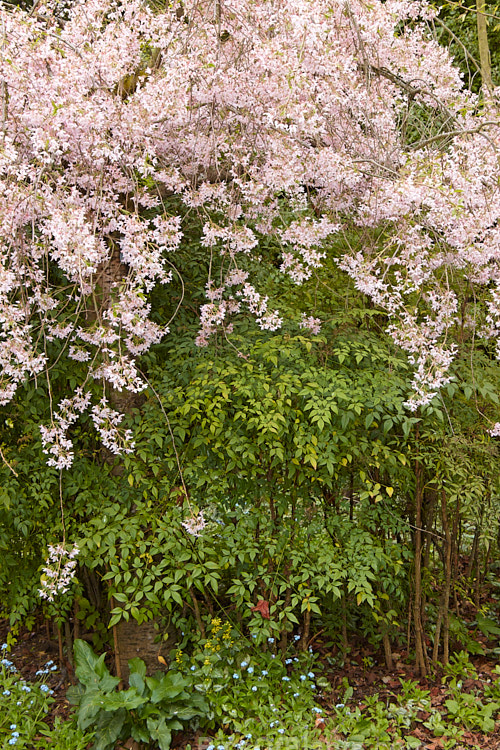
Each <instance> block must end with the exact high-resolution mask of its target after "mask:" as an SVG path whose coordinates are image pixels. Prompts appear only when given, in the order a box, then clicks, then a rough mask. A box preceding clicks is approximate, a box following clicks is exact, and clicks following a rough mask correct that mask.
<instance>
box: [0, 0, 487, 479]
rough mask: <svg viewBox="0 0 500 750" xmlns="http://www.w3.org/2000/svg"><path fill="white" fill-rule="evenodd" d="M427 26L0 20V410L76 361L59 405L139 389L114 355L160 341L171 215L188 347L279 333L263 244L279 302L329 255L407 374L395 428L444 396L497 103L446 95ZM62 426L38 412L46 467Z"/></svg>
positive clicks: (475, 279)
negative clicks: (376, 319)
mask: <svg viewBox="0 0 500 750" xmlns="http://www.w3.org/2000/svg"><path fill="white" fill-rule="evenodd" d="M435 13H436V11H435V10H433V9H432V8H431V6H430V5H429V4H428V3H427V2H425V1H424V0H422V1H420V0H418V2H417V1H416V0H412V1H411V2H410V1H409V0H386V1H385V2H382V1H381V0H374V2H371V3H366V2H364V1H363V0H328V2H327V0H276V2H268V1H267V0H265V1H264V2H259V3H253V2H250V0H225V2H223V3H220V7H219V12H218V13H216V12H214V4H213V1H212V0H210V1H209V0H201V1H200V0H196V2H195V0H185V1H184V2H183V3H176V2H174V3H171V4H170V5H169V6H168V7H166V8H165V9H164V10H161V11H158V10H154V9H153V7H151V6H150V5H149V4H147V3H145V2H141V0H128V2H127V3H122V4H119V3H116V2H114V0H85V2H84V1H83V0H80V1H79V2H78V1H77V2H74V3H72V4H71V5H70V6H69V7H68V8H67V9H66V10H65V13H64V15H58V13H57V11H56V10H54V8H53V6H52V4H51V3H50V2H46V1H45V0H41V2H39V3H38V4H37V6H36V13H31V14H30V13H27V12H25V11H23V10H22V9H20V8H16V7H13V8H10V7H9V8H8V7H7V6H1V7H0V20H1V23H2V45H1V46H0V82H1V84H2V85H1V86H0V99H1V101H0V196H1V200H0V246H1V253H0V372H1V375H0V405H4V404H7V403H9V401H11V400H12V399H13V398H14V397H15V394H16V391H17V389H18V388H19V387H21V386H22V384H23V383H25V382H26V380H28V379H31V378H37V377H39V376H40V375H41V373H50V366H51V357H53V356H57V357H59V358H60V357H68V358H69V359H70V360H72V361H73V362H77V363H79V366H80V368H81V372H82V383H81V385H82V387H84V384H85V383H88V382H91V381H92V382H94V386H95V387H97V386H98V387H100V388H102V392H103V393H105V392H106V388H107V389H108V391H109V389H115V390H117V391H120V390H129V391H132V392H139V391H141V390H142V389H144V387H145V382H144V381H143V378H142V377H141V375H140V373H139V369H138V364H137V361H136V360H137V357H138V356H140V355H141V354H143V353H144V352H146V351H147V350H148V349H149V348H150V347H151V346H153V345H154V344H156V343H158V342H159V341H160V340H161V339H162V337H164V336H165V335H167V334H168V327H167V325H163V326H162V325H160V324H158V323H157V322H154V321H153V320H151V306H150V302H149V294H150V292H151V291H152V290H153V289H154V287H155V286H156V285H158V284H163V285H168V284H169V283H170V281H171V279H172V266H171V262H170V258H173V259H175V255H176V253H177V252H178V251H179V249H180V248H182V249H183V250H188V249H189V239H188V235H187V234H186V231H185V230H186V223H189V221H190V217H191V216H195V217H196V220H197V222H198V225H199V226H201V227H202V230H201V235H200V237H199V242H200V244H201V247H202V248H204V249H205V251H206V253H207V267H208V266H209V267H210V268H212V267H213V263H212V259H213V258H215V257H216V258H217V261H218V262H217V268H218V269H219V270H218V271H217V275H216V276H212V275H210V276H209V278H208V279H207V287H206V290H207V300H206V302H205V303H204V304H202V305H201V308H200V311H199V314H200V330H199V334H198V337H197V343H198V344H199V345H200V346H204V345H207V344H208V342H209V340H210V337H212V336H214V335H216V334H217V333H222V334H223V335H225V336H228V335H230V332H231V330H232V326H233V325H234V319H235V318H237V316H239V315H243V314H246V315H247V314H251V315H252V316H253V317H254V318H255V320H256V323H257V325H258V326H260V328H262V329H263V330H270V331H273V330H276V329H277V328H278V327H279V326H280V325H281V324H282V322H283V320H282V315H281V313H280V311H279V310H275V309H271V308H273V307H274V305H272V304H271V302H270V300H269V299H268V298H267V297H266V295H265V294H263V292H262V290H259V288H258V284H257V283H256V281H255V279H254V278H253V276H252V268H255V266H256V264H258V263H259V257H260V254H261V252H262V250H261V245H262V243H263V241H264V240H265V241H266V245H268V244H269V242H272V243H275V247H276V248H278V249H279V251H281V253H282V255H281V260H280V261H279V262H278V264H279V265H280V266H281V269H282V271H283V273H285V274H287V275H288V276H289V277H290V278H291V279H292V280H293V281H294V282H295V283H297V284H300V283H304V282H306V281H307V280H308V279H309V278H311V276H312V275H314V274H315V273H317V272H318V269H319V268H320V267H321V266H322V264H323V263H324V260H325V257H327V256H329V255H330V254H332V253H333V256H334V258H335V259H336V261H337V262H338V265H339V268H340V269H341V270H342V271H344V272H345V273H346V274H347V275H348V276H349V277H351V278H352V280H353V283H354V284H355V285H356V287H357V288H358V290H359V291H360V292H361V293H363V294H366V295H368V296H369V297H370V298H371V299H372V301H373V303H374V304H375V305H377V306H378V307H379V308H380V309H381V310H383V311H384V314H386V315H387V317H388V321H389V322H388V331H389V333H390V334H391V335H392V336H393V338H394V340H395V342H397V344H398V345H399V346H401V347H402V349H403V350H405V351H406V352H407V353H408V356H409V359H410V362H411V363H412V365H413V367H414V381H413V387H414V395H413V396H412V397H411V398H410V399H409V401H408V405H409V407H410V408H417V407H418V406H419V405H421V404H425V403H428V402H429V400H430V399H431V398H432V397H433V396H434V395H435V394H436V393H437V391H438V389H439V388H440V387H441V386H442V385H443V384H445V383H446V382H448V380H449V378H450V377H451V376H450V366H451V364H452V362H453V359H454V357H455V354H456V347H455V346H454V344H453V341H452V339H453V336H452V335H451V334H452V332H453V328H454V326H456V324H457V316H458V310H459V308H460V295H461V294H462V291H461V290H463V288H464V286H467V287H468V288H473V289H474V290H475V295H474V296H475V298H476V299H477V300H479V302H478V309H477V314H475V315H474V316H473V317H472V318H470V319H472V320H476V321H477V326H478V329H477V331H478V335H481V336H485V337H490V338H494V339H495V340H498V339H499V338H500V337H499V333H500V322H499V321H500V294H499V292H498V285H499V283H500V279H499V272H498V268H499V260H500V250H499V248H500V234H499V233H500V191H499V190H498V184H499V179H498V177H499V174H498V155H497V149H498V145H499V143H500V126H499V118H498V108H497V101H496V100H495V99H492V100H491V101H488V102H480V101H479V100H478V98H477V96H475V95H472V94H471V93H470V92H468V91H466V90H465V89H464V87H463V84H462V80H461V77H460V73H459V71H458V69H457V68H456V67H455V66H454V65H453V61H452V59H451V57H450V56H449V54H448V52H447V51H446V49H443V48H442V47H440V46H439V45H438V44H437V42H436V41H434V40H433V38H432V36H431V26H430V25H429V24H428V21H430V20H432V18H433V15H434V14H435ZM414 108H419V110H420V111H421V112H424V113H425V116H424V117H422V118H421V123H423V124H422V127H423V128H424V130H423V131H421V132H417V130H415V128H413V130H412V122H413V121H412V120H411V115H412V112H413V110H414ZM425 123H429V124H428V125H426V124H425ZM425 128H427V129H425ZM175 206H177V208H175ZM353 237H357V239H356V240H355V241H353V239H352V238H353ZM242 269H244V270H242ZM56 279H57V281H56ZM476 292H477V293H476ZM307 321H309V322H308V323H307V324H306V322H307ZM318 325H319V323H316V320H315V319H314V318H312V317H309V316H307V314H306V316H305V317H304V320H303V321H302V327H306V328H309V330H311V331H313V332H314V331H315V330H317V326H318ZM48 344H51V346H50V347H49V346H48ZM56 344H57V347H59V348H58V349H57V354H55V355H54V354H53V353H52V349H53V347H54V345H56ZM57 347H56V348H57ZM499 349H500V347H499ZM499 354H500V351H499ZM49 377H50V375H49ZM70 398H71V397H70ZM85 409H92V411H91V416H92V419H93V421H94V424H95V425H96V428H97V430H98V432H99V433H100V435H101V438H102V439H103V440H104V441H105V442H106V444H107V445H108V447H110V448H111V449H112V450H118V449H119V450H122V449H123V448H124V447H125V445H128V444H129V442H130V441H129V436H127V438H126V439H124V440H122V437H120V436H119V433H117V432H116V430H118V425H119V423H118V419H117V417H116V415H115V414H113V413H112V412H111V411H108V409H110V407H109V406H108V405H107V402H106V401H105V402H104V403H101V404H100V406H99V407H96V406H95V403H94V406H92V405H91V401H89V402H88V403H87V404H86V406H85ZM96 409H97V411H96ZM81 413H82V412H81V411H80V410H79V407H77V405H76V403H75V404H73V406H72V407H71V408H69V406H68V407H67V408H66V407H62V406H59V409H58V408H57V407H56V411H55V413H54V415H53V418H52V424H51V425H45V426H44V427H43V428H42V441H43V446H44V450H45V451H46V452H47V455H48V456H49V459H48V460H49V463H51V465H54V466H57V467H58V468H62V467H64V466H68V465H70V463H71V460H72V446H71V439H70V437H69V436H68V429H69V427H70V426H71V424H73V421H74V416H75V415H76V414H81Z"/></svg>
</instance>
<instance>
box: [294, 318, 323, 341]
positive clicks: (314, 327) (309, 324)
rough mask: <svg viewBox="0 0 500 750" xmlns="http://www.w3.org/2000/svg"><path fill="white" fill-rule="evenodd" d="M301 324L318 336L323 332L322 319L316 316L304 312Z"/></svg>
mask: <svg viewBox="0 0 500 750" xmlns="http://www.w3.org/2000/svg"><path fill="white" fill-rule="evenodd" d="M299 326H300V327H301V328H305V330H307V331H310V332H311V333H312V334H313V336H317V335H318V334H319V333H320V332H321V320H320V318H314V317H313V316H312V315H307V314H306V313H303V314H302V318H301V320H300V323H299Z"/></svg>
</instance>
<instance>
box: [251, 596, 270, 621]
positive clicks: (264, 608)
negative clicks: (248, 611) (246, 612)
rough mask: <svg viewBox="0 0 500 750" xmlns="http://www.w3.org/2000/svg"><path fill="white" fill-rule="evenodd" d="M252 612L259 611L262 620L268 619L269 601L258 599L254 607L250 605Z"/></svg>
mask: <svg viewBox="0 0 500 750" xmlns="http://www.w3.org/2000/svg"><path fill="white" fill-rule="evenodd" d="M252 612H260V614H261V615H262V617H263V618H264V620H269V619H270V618H269V602H266V601H265V600H264V599H259V601H258V602H257V604H256V605H255V607H252Z"/></svg>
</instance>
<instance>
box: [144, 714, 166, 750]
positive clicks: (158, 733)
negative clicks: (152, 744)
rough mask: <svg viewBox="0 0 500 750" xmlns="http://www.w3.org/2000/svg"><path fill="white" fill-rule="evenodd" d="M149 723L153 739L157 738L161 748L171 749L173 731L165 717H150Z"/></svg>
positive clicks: (163, 749) (161, 749) (162, 749)
mask: <svg viewBox="0 0 500 750" xmlns="http://www.w3.org/2000/svg"><path fill="white" fill-rule="evenodd" d="M147 725H148V729H149V733H150V735H151V739H153V740H156V742H158V745H159V746H160V750H169V748H170V743H171V741H172V733H171V731H170V729H169V728H168V727H167V725H166V723H165V719H160V720H159V721H158V720H157V719H152V718H150V719H148V720H147Z"/></svg>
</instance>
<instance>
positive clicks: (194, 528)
mask: <svg viewBox="0 0 500 750" xmlns="http://www.w3.org/2000/svg"><path fill="white" fill-rule="evenodd" d="M206 525H207V522H206V521H205V517H204V515H203V511H202V510H200V512H199V513H196V514H194V513H193V514H192V515H191V516H190V517H189V518H186V519H184V521H181V526H183V527H184V528H185V529H186V531H187V533H188V534H191V536H201V532H202V531H203V529H204V528H205V527H206Z"/></svg>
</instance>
